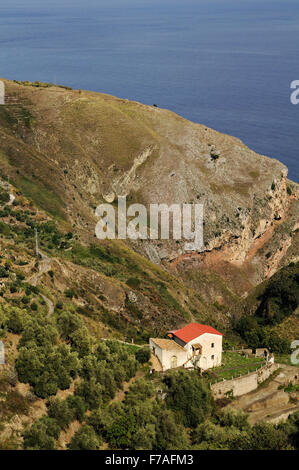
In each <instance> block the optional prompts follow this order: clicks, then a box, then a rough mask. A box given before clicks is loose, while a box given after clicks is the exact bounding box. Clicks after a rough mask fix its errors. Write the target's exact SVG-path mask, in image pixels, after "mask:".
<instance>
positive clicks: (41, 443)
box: [24, 416, 60, 450]
mask: <svg viewBox="0 0 299 470" xmlns="http://www.w3.org/2000/svg"><path fill="white" fill-rule="evenodd" d="M59 434H60V428H59V426H58V424H57V423H56V421H55V420H54V419H52V418H48V417H47V416H43V417H42V418H40V419H39V420H37V421H35V423H33V425H32V426H31V428H30V429H29V430H27V431H25V432H24V449H31V450H54V449H55V441H56V440H57V439H58V437H59Z"/></svg>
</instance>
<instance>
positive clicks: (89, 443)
mask: <svg viewBox="0 0 299 470" xmlns="http://www.w3.org/2000/svg"><path fill="white" fill-rule="evenodd" d="M100 445H101V440H100V438H99V436H97V435H96V433H95V431H94V429H93V428H92V427H91V426H88V425H87V424H84V425H83V426H82V427H81V428H80V429H79V430H78V431H77V432H76V433H75V435H74V436H73V437H72V440H71V442H70V444H69V445H68V448H69V449H71V450H98V449H99V448H100Z"/></svg>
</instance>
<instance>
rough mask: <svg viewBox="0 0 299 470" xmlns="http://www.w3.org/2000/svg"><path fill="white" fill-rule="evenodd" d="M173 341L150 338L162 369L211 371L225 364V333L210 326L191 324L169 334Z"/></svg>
mask: <svg viewBox="0 0 299 470" xmlns="http://www.w3.org/2000/svg"><path fill="white" fill-rule="evenodd" d="M168 336H169V338H170V339H161V338H150V341H149V345H150V348H151V351H152V354H153V355H154V356H155V358H157V359H158V361H159V364H160V365H161V370H163V371H165V370H168V369H174V368H176V367H186V368H199V369H202V370H206V369H211V368H212V367H217V366H220V365H221V362H222V336H223V335H222V333H219V331H217V330H215V328H212V327H211V326H208V325H201V324H200V323H190V324H189V325H187V326H185V327H184V328H181V329H179V330H173V331H170V332H169V334H168Z"/></svg>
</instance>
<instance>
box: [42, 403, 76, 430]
mask: <svg viewBox="0 0 299 470" xmlns="http://www.w3.org/2000/svg"><path fill="white" fill-rule="evenodd" d="M47 407H48V416H49V417H50V418H53V419H55V420H56V422H57V424H58V425H59V426H60V427H61V429H66V428H67V427H68V426H69V424H70V423H71V422H72V421H74V419H75V413H74V411H73V410H72V408H71V407H70V406H69V402H68V401H67V400H59V399H58V398H55V399H50V400H49V401H48V402H47Z"/></svg>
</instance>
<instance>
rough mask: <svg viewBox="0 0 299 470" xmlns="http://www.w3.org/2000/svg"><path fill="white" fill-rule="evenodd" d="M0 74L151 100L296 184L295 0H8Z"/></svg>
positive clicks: (298, 37)
mask: <svg viewBox="0 0 299 470" xmlns="http://www.w3.org/2000/svg"><path fill="white" fill-rule="evenodd" d="M0 76H2V77H5V78H8V79H18V80H32V81H35V80H40V81H45V82H56V83H59V84H64V85H70V86H72V87H74V88H82V89H89V90H95V91H100V92H104V93H109V94H112V95H116V96H119V97H122V98H128V99H132V100H137V101H141V102H143V103H146V104H154V103H155V104H157V105H158V106H159V107H163V108H168V109H171V110H173V111H175V112H176V113H178V114H180V115H182V116H184V117H186V118H188V119H190V120H192V121H195V122H199V123H202V124H205V125H207V126H210V127H213V128H215V129H217V130H219V131H221V132H225V133H228V134H231V135H234V136H236V137H239V138H241V139H242V140H243V141H244V142H245V143H246V144H247V145H248V146H249V147H251V148H252V149H254V150H255V151H257V152H259V153H262V154H265V155H269V156H272V157H275V158H278V159H279V160H281V161H282V162H283V163H285V164H286V165H287V166H288V168H289V177H290V178H291V179H293V180H296V181H299V158H298V157H299V125H298V124H299V105H297V106H294V105H292V104H291V102H290V94H291V90H290V83H291V82H292V81H293V80H299V8H298V0H179V1H178V0H159V1H158V0H109V1H108V0H73V1H72V0H59V1H58V0H52V1H51V0H48V1H45V2H43V1H42V0H23V1H22V0H9V1H8V2H5V3H4V2H1V4H0Z"/></svg>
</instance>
